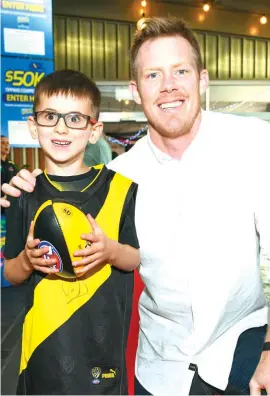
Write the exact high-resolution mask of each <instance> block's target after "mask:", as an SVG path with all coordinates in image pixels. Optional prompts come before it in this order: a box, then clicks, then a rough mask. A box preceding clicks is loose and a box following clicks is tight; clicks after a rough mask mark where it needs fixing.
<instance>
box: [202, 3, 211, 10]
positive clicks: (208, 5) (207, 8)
mask: <svg viewBox="0 0 270 396" xmlns="http://www.w3.org/2000/svg"><path fill="white" fill-rule="evenodd" d="M210 8H211V6H210V4H209V3H204V5H203V10H204V12H208V11H209V10H210Z"/></svg>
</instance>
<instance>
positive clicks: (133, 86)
mask: <svg viewBox="0 0 270 396" xmlns="http://www.w3.org/2000/svg"><path fill="white" fill-rule="evenodd" d="M129 89H130V91H131V93H132V96H133V99H134V101H135V102H136V103H137V104H141V103H142V101H141V97H140V94H139V91H138V86H137V83H136V81H134V80H131V81H130V82H129Z"/></svg>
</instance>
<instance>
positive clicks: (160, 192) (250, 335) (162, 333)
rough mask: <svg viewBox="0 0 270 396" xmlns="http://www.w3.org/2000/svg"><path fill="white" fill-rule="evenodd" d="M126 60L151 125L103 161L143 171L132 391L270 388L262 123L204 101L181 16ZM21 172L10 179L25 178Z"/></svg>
mask: <svg viewBox="0 0 270 396" xmlns="http://www.w3.org/2000/svg"><path fill="white" fill-rule="evenodd" d="M131 67H132V72H133V78H134V80H133V81H131V83H130V87H131V90H132V93H133V97H134V100H135V101H136V102H137V103H139V104H141V105H142V107H143V110H144V112H145V115H146V117H147V119H148V125H149V133H148V135H147V136H146V137H144V138H142V139H141V140H140V141H139V142H138V143H136V145H135V146H134V147H133V148H132V149H131V150H129V151H128V152H127V153H125V154H123V155H121V156H119V157H117V158H116V159H115V160H114V161H112V162H111V163H110V164H109V167H110V168H111V169H114V170H116V171H118V172H120V173H123V174H124V175H126V176H128V177H130V178H131V179H133V180H134V181H136V182H137V183H139V190H138V196H137V204H136V205H137V206H136V227H137V233H138V236H139V240H140V246H141V257H142V261H141V265H140V274H141V276H142V279H143V281H144V283H145V290H144V291H143V293H142V296H141V298H140V302H139V310H140V335H139V345H138V351H137V359H136V377H137V380H136V390H135V393H136V394H145V395H149V394H153V395H172V394H177V395H188V394H221V393H223V392H224V391H225V393H227V394H228V393H230V394H233V393H234V394H248V393H249V381H250V393H251V394H253V395H257V394H261V390H262V389H265V390H266V391H267V393H268V394H270V350H269V349H270V348H269V345H270V332H269V331H268V330H267V326H266V324H267V311H268V307H267V303H266V300H265V298H264V293H263V287H262V282H261V280H260V266H259V264H260V257H259V256H260V252H261V253H262V254H263V255H264V258H265V259H266V260H268V262H269V261H270V177H269V171H270V127H269V125H268V124H267V123H265V122H263V121H261V120H257V119H254V118H243V117H237V116H232V115H225V114H219V113H211V112H204V111H202V110H201V108H200V95H201V94H202V93H203V92H204V91H205V89H206V88H207V85H208V73H207V71H206V70H205V69H203V65H202V60H201V54H200V49H199V45H198V43H197V41H196V39H195V37H194V35H193V33H192V32H191V31H190V30H189V29H188V28H187V26H186V25H185V24H184V23H183V22H182V21H180V20H176V21H173V20H170V19H166V18H149V19H147V20H146V21H145V24H144V25H143V27H142V29H141V30H140V31H138V32H137V33H136V36H135V39H134V42H133V46H132V48H131ZM20 176H21V178H18V177H17V178H14V179H13V184H14V185H17V186H18V187H20V188H23V189H26V190H33V186H34V185H35V180H34V178H33V177H32V176H31V175H30V174H29V173H27V171H25V170H24V172H21V173H20ZM3 190H4V191H5V192H6V193H9V194H11V195H18V190H16V189H14V187H12V186H7V185H5V186H4V188H3ZM2 204H4V203H3V201H2Z"/></svg>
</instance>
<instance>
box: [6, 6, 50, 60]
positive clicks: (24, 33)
mask: <svg viewBox="0 0 270 396" xmlns="http://www.w3.org/2000/svg"><path fill="white" fill-rule="evenodd" d="M1 37H2V39H1V54H2V55H6V56H28V57H33V58H48V59H53V58H54V50H53V28H52V5H51V0H28V1H27V0H26V1H23V0H16V1H12V0H8V1H7V0H2V1H1Z"/></svg>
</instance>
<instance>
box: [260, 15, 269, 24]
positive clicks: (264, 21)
mask: <svg viewBox="0 0 270 396" xmlns="http://www.w3.org/2000/svg"><path fill="white" fill-rule="evenodd" d="M267 22H268V19H267V18H266V16H265V15H263V16H262V17H261V18H260V23H261V24H262V25H265V24H266V23H267Z"/></svg>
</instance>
